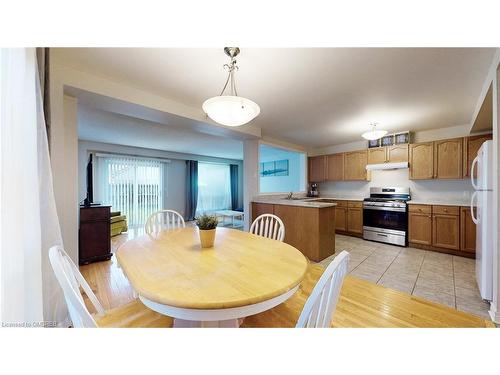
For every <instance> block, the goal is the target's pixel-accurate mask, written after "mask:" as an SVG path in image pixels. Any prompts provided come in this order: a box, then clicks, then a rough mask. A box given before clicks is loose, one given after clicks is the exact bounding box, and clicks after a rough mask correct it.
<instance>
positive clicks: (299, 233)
mask: <svg viewBox="0 0 500 375" xmlns="http://www.w3.org/2000/svg"><path fill="white" fill-rule="evenodd" d="M336 205H337V204H336V203H334V202H333V201H332V200H329V199H322V198H317V199H299V200H293V199H286V198H270V197H258V198H254V200H253V201H252V220H255V218H256V217H257V216H259V215H262V214H274V215H276V216H278V217H279V218H280V219H281V220H282V221H283V223H284V224H285V242H286V243H287V244H290V245H292V246H293V247H295V248H297V249H299V250H300V251H301V252H302V254H304V255H305V256H306V257H307V258H309V259H310V260H312V261H315V262H319V261H321V260H323V259H325V258H328V257H329V256H330V255H332V254H334V253H335V206H336Z"/></svg>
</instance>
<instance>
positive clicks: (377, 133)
mask: <svg viewBox="0 0 500 375" xmlns="http://www.w3.org/2000/svg"><path fill="white" fill-rule="evenodd" d="M386 134H387V130H372V131H371V132H366V133H363V134H361V136H362V137H363V138H364V139H368V140H369V141H374V140H375V139H380V138H382V137H383V136H384V135H386Z"/></svg>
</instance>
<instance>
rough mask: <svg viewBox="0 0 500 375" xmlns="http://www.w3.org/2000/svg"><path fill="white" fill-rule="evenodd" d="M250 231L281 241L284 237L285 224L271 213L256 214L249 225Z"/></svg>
mask: <svg viewBox="0 0 500 375" xmlns="http://www.w3.org/2000/svg"><path fill="white" fill-rule="evenodd" d="M250 233H253V234H256V235H258V236H262V237H267V238H270V239H272V240H277V241H281V242H283V240H284V239H285V224H283V221H281V219H280V218H279V217H278V216H276V215H272V214H262V215H260V216H258V217H257V218H256V219H255V220H254V221H253V223H252V225H251V226H250Z"/></svg>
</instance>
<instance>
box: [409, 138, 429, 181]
mask: <svg viewBox="0 0 500 375" xmlns="http://www.w3.org/2000/svg"><path fill="white" fill-rule="evenodd" d="M409 159H410V160H409V162H410V179H412V180H427V179H432V178H434V148H433V142H423V143H413V144H411V145H410V157H409Z"/></svg>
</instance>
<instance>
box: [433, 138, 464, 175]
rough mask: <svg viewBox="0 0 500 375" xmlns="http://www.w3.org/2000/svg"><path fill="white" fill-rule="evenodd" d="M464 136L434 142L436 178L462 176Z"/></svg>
mask: <svg viewBox="0 0 500 375" xmlns="http://www.w3.org/2000/svg"><path fill="white" fill-rule="evenodd" d="M462 144H463V138H454V139H445V140H442V141H435V142H434V178H440V179H458V178H462Z"/></svg>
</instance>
